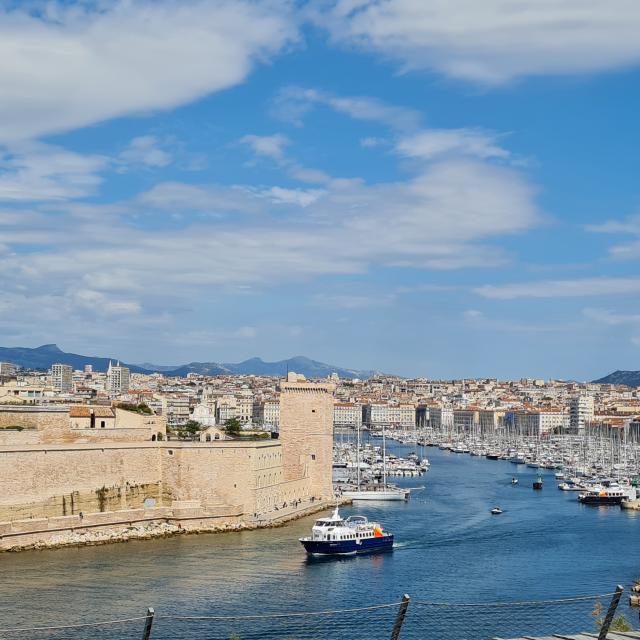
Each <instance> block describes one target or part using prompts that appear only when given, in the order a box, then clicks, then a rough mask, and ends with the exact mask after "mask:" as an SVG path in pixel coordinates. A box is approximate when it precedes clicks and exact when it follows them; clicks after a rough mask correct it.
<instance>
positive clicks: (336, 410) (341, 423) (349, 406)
mask: <svg viewBox="0 0 640 640" xmlns="http://www.w3.org/2000/svg"><path fill="white" fill-rule="evenodd" d="M361 425H362V406H361V405H359V404H357V403H355V402H335V403H334V405H333V426H334V427H355V428H357V427H360V426H361Z"/></svg>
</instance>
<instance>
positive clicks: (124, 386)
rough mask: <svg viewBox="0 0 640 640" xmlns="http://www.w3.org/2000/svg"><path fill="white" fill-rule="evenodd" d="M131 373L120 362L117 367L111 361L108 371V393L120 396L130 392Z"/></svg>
mask: <svg viewBox="0 0 640 640" xmlns="http://www.w3.org/2000/svg"><path fill="white" fill-rule="evenodd" d="M129 379H130V372H129V369H128V368H127V367H123V366H122V365H121V364H120V362H118V364H116V365H115V366H114V365H113V364H112V363H111V360H109V368H108V369H107V391H108V392H109V393H110V394H111V395H113V396H119V395H122V394H123V393H127V392H128V391H129Z"/></svg>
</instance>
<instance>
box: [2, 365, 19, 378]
mask: <svg viewBox="0 0 640 640" xmlns="http://www.w3.org/2000/svg"><path fill="white" fill-rule="evenodd" d="M15 375H16V365H15V364H13V363H12V362H0V378H10V377H11V376H15Z"/></svg>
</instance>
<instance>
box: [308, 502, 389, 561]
mask: <svg viewBox="0 0 640 640" xmlns="http://www.w3.org/2000/svg"><path fill="white" fill-rule="evenodd" d="M300 543H301V544H302V546H303V547H304V548H305V551H306V552H307V553H309V554H311V555H355V554H357V553H372V552H377V551H389V550H390V549H392V548H393V534H392V533H389V532H386V531H383V529H382V526H381V525H380V524H379V523H377V522H369V521H368V520H367V518H366V517H365V516H350V517H349V518H347V519H346V520H343V519H342V517H341V516H340V513H339V511H338V507H336V508H335V511H334V512H333V514H332V515H331V516H330V517H328V518H320V519H319V520H316V522H315V524H314V525H313V528H312V529H311V535H310V536H308V537H305V538H300Z"/></svg>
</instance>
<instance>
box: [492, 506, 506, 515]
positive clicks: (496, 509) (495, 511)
mask: <svg viewBox="0 0 640 640" xmlns="http://www.w3.org/2000/svg"><path fill="white" fill-rule="evenodd" d="M501 513H503V511H502V509H501V508H500V507H493V509H491V514H492V515H494V516H497V515H500V514H501Z"/></svg>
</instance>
